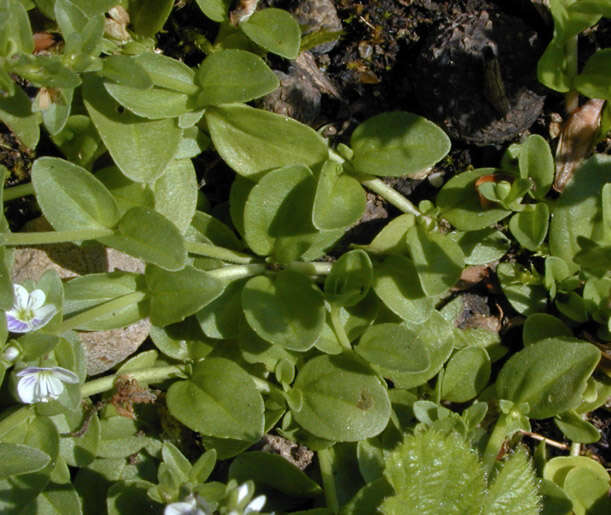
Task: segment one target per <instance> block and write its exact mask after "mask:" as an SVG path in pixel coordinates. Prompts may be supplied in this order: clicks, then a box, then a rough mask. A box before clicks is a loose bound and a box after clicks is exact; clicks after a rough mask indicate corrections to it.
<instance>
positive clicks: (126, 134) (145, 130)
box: [83, 74, 182, 183]
mask: <svg viewBox="0 0 611 515" xmlns="http://www.w3.org/2000/svg"><path fill="white" fill-rule="evenodd" d="M83 100H84V102H85V107H86V108H87V112H88V113H89V116H90V117H91V120H92V121H93V124H94V125H95V127H96V129H97V130H98V132H99V133H100V136H101V138H102V141H103V142H104V145H106V148H108V151H109V152H110V155H111V156H112V158H113V160H114V162H115V163H116V164H117V166H118V167H119V168H120V169H121V171H122V172H123V173H124V174H125V175H126V176H127V177H129V178H130V179H131V180H133V181H136V182H149V183H150V182H153V181H155V180H156V179H158V178H159V177H160V176H161V175H162V174H163V172H164V170H165V168H166V166H167V165H168V163H169V162H170V161H171V160H172V158H173V157H174V155H175V154H176V151H177V150H178V144H179V143H180V138H181V136H182V130H181V129H180V128H179V127H178V125H177V123H176V120H175V119H164V120H147V119H145V118H140V117H139V116H136V115H134V114H132V113H130V112H128V111H126V110H125V108H124V107H123V106H121V105H120V104H118V103H117V102H116V101H115V100H114V99H113V98H112V97H111V96H110V95H109V94H108V92H107V91H106V89H105V88H104V84H103V82H102V80H101V79H100V78H99V77H96V76H94V75H91V74H87V76H86V78H85V79H84V81H83Z"/></svg>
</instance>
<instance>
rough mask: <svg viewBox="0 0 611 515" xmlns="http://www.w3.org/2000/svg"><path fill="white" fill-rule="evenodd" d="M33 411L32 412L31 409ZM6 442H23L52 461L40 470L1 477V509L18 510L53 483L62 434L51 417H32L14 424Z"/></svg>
mask: <svg viewBox="0 0 611 515" xmlns="http://www.w3.org/2000/svg"><path fill="white" fill-rule="evenodd" d="M30 415H31V413H30ZM2 440H3V441H4V442H5V443H13V444H22V445H27V446H28V447H32V448H35V449H38V450H40V451H42V452H44V453H45V454H47V455H48V456H49V457H50V458H51V461H50V462H49V464H48V465H47V466H46V467H45V468H43V469H41V470H39V471H38V472H32V473H29V474H21V475H19V476H11V477H10V478H8V479H3V480H0V489H1V490H2V492H3V494H2V496H0V511H3V512H5V513H16V512H17V511H18V508H21V507H22V506H25V505H26V504H27V503H28V502H30V501H31V500H32V499H33V498H34V497H36V496H37V495H38V494H39V493H40V492H42V491H43V489H44V488H45V487H46V486H47V485H48V484H49V480H50V478H49V476H50V474H51V472H52V471H53V469H54V468H55V465H56V462H57V459H58V453H59V435H58V434H57V429H56V428H55V426H54V425H53V422H51V420H50V419H49V418H47V417H44V416H40V417H35V418H30V419H29V420H28V421H26V422H25V423H23V424H18V425H16V426H14V427H12V428H11V429H10V430H9V432H7V433H5V434H4V435H3V437H2Z"/></svg>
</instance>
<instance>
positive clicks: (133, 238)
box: [99, 207, 187, 270]
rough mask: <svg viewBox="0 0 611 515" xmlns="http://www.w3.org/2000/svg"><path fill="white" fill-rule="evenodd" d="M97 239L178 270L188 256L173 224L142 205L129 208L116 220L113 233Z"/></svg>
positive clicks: (163, 266)
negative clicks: (117, 222) (117, 221)
mask: <svg viewBox="0 0 611 515" xmlns="http://www.w3.org/2000/svg"><path fill="white" fill-rule="evenodd" d="M99 241H100V242H101V243H103V244H104V245H108V246H109V247H114V248H115V249H118V250H122V251H123V252H126V253H127V254H129V255H130V256H134V257H137V258H140V259H142V260H143V261H146V262H148V263H152V264H154V265H157V266H160V267H161V268H164V269H166V270H180V269H181V268H183V267H184V265H185V260H186V259H187V251H186V250H185V243H184V239H183V237H182V235H181V234H180V232H179V231H178V229H177V228H176V226H175V225H174V224H173V223H172V222H170V221H169V220H168V219H167V218H166V217H165V216H163V215H160V214H159V213H157V212H156V211H153V210H152V209H147V208H144V207H133V208H131V209H130V210H129V211H128V212H127V213H125V214H124V215H123V217H122V218H121V220H119V224H118V225H117V227H116V232H115V234H114V235H112V236H107V237H105V238H100V239H99Z"/></svg>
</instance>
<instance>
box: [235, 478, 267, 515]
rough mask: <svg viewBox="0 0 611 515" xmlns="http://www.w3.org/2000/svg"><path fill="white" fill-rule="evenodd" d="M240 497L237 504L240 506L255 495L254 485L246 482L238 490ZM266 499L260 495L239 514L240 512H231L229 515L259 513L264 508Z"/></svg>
mask: <svg viewBox="0 0 611 515" xmlns="http://www.w3.org/2000/svg"><path fill="white" fill-rule="evenodd" d="M237 492H238V497H237V500H236V503H237V504H238V506H239V505H240V504H242V503H243V502H244V501H245V500H246V499H248V497H250V496H251V495H252V494H253V493H254V488H253V485H252V483H250V482H246V483H243V484H241V485H240V486H239V487H238V489H237ZM265 501H266V498H265V496H264V495H259V496H257V497H255V498H254V499H253V500H252V501H250V502H249V503H248V504H247V505H246V506H245V507H244V509H243V510H242V512H239V511H238V510H231V511H230V512H229V515H239V514H240V513H241V514H242V515H247V514H248V513H259V512H260V511H261V509H262V508H263V506H264V505H265Z"/></svg>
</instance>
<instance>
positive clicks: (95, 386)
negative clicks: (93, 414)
mask: <svg viewBox="0 0 611 515" xmlns="http://www.w3.org/2000/svg"><path fill="white" fill-rule="evenodd" d="M119 375H120V374H119ZM126 375H128V376H129V377H130V378H131V379H135V380H136V381H138V382H141V383H161V382H163V381H165V380H166V379H170V378H172V377H186V374H185V367H184V366H181V365H168V366H166V367H154V368H144V369H142V370H134V371H133V372H132V371H130V372H127V373H126ZM116 378H117V374H113V375H111V376H104V377H100V378H98V379H93V380H92V381H88V382H87V383H85V384H84V385H83V386H81V395H82V396H83V397H91V396H92V395H96V394H98V393H103V392H107V391H109V390H112V389H113V388H114V384H115V379H116Z"/></svg>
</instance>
